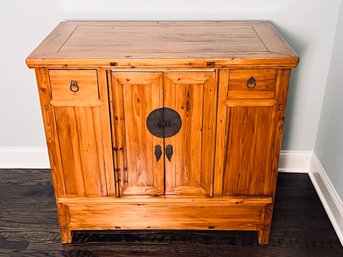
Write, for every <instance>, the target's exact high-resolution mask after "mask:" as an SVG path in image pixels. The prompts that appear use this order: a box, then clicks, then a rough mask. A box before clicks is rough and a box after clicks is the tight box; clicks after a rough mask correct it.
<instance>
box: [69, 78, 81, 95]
mask: <svg viewBox="0 0 343 257" xmlns="http://www.w3.org/2000/svg"><path fill="white" fill-rule="evenodd" d="M69 89H70V91H72V92H74V93H76V92H78V91H79V89H80V87H79V85H78V84H77V81H75V80H72V81H71V82H70V87H69Z"/></svg>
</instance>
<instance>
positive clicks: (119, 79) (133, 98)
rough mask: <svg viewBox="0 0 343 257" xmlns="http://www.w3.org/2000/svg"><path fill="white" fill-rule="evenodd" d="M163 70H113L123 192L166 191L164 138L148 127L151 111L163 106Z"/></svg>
mask: <svg viewBox="0 0 343 257" xmlns="http://www.w3.org/2000/svg"><path fill="white" fill-rule="evenodd" d="M162 79H163V76H162V73H157V72H156V73H149V72H139V73H134V72H113V73H112V86H111V90H112V96H113V97H112V98H113V99H112V107H113V115H112V117H113V119H112V120H113V126H112V127H113V129H114V131H113V132H114V133H113V147H114V155H115V158H114V159H115V162H116V163H115V168H116V169H117V172H118V174H119V179H120V180H119V183H118V186H119V191H120V194H121V195H149V194H150V195H151V194H153V195H156V194H163V193H164V158H163V155H162V156H161V157H160V158H159V159H157V158H156V156H155V154H154V153H155V148H156V147H159V146H160V149H161V151H163V139H161V138H158V137H154V136H153V135H152V134H150V132H149V131H148V129H147V127H146V119H147V117H148V115H149V113H150V112H151V111H153V110H154V109H157V108H161V107H163V80H162Z"/></svg>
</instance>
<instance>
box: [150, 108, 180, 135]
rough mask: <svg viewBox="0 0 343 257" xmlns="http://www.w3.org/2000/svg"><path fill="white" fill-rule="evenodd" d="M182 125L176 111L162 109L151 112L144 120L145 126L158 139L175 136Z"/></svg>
mask: <svg viewBox="0 0 343 257" xmlns="http://www.w3.org/2000/svg"><path fill="white" fill-rule="evenodd" d="M181 125H182V120H181V117H180V115H179V114H178V112H177V111H175V110H173V109H171V108H167V107H163V108H158V109H155V110H153V111H152V112H151V113H150V114H149V115H148V117H147V119H146V126H147V128H148V130H149V132H150V133H151V134H153V135H154V136H156V137H159V138H166V137H172V136H174V135H176V134H177V133H178V132H179V131H180V129H181Z"/></svg>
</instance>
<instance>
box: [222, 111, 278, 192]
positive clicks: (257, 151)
mask: <svg viewBox="0 0 343 257" xmlns="http://www.w3.org/2000/svg"><path fill="white" fill-rule="evenodd" d="M276 115H277V107H276V106H270V107H258V106H256V107H234V108H229V110H228V135H227V152H226V158H225V160H226V161H225V163H224V166H225V169H224V178H223V179H224V181H223V194H224V195H264V194H265V193H266V191H265V189H267V187H266V182H267V181H266V179H267V178H268V177H269V176H271V174H269V173H270V171H271V170H272V169H271V167H272V166H271V165H272V162H271V160H272V157H271V156H272V155H273V152H272V151H273V150H274V147H273V143H274V136H275V134H276V133H277V131H276V123H275V118H276Z"/></svg>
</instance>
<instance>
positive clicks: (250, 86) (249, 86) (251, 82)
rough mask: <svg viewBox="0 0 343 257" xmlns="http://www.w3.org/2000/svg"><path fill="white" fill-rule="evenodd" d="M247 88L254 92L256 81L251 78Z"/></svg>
mask: <svg viewBox="0 0 343 257" xmlns="http://www.w3.org/2000/svg"><path fill="white" fill-rule="evenodd" d="M247 87H248V88H249V89H250V90H253V89H254V88H255V87H256V79H255V78H254V77H253V76H251V77H250V78H249V79H248V81H247Z"/></svg>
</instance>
